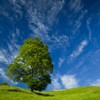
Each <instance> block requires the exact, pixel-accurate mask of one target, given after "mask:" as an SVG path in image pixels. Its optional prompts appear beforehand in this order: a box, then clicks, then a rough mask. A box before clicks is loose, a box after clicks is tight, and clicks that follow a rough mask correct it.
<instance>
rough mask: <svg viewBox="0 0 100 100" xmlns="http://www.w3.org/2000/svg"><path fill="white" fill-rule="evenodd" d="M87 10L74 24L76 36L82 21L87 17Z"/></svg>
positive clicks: (83, 11)
mask: <svg viewBox="0 0 100 100" xmlns="http://www.w3.org/2000/svg"><path fill="white" fill-rule="evenodd" d="M86 13H87V10H82V11H81V14H80V16H79V17H78V18H77V19H76V20H75V22H74V30H73V33H74V34H75V33H76V32H77V31H78V30H79V28H80V27H81V25H82V21H83V18H84V16H85V15H86Z"/></svg>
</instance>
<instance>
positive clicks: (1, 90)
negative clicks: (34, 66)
mask: <svg viewBox="0 0 100 100" xmlns="http://www.w3.org/2000/svg"><path fill="white" fill-rule="evenodd" d="M0 100H100V87H99V86H98V87H92V86H91V87H80V88H73V89H69V90H61V91H49V92H37V91H35V92H33V93H32V92H31V91H29V90H25V89H22V88H18V87H13V86H6V85H0Z"/></svg>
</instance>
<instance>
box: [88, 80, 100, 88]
mask: <svg viewBox="0 0 100 100" xmlns="http://www.w3.org/2000/svg"><path fill="white" fill-rule="evenodd" d="M90 85H91V86H100V79H97V80H95V81H93V82H91V83H90Z"/></svg>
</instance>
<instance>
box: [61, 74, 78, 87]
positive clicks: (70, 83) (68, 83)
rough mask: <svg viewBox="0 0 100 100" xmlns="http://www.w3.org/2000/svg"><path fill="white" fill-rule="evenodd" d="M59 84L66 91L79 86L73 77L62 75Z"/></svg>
mask: <svg viewBox="0 0 100 100" xmlns="http://www.w3.org/2000/svg"><path fill="white" fill-rule="evenodd" d="M61 82H62V84H63V86H64V88H66V89H69V88H75V87H78V86H79V84H78V80H77V79H76V77H75V75H63V76H61Z"/></svg>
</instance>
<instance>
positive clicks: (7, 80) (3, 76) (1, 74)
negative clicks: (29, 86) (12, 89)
mask: <svg viewBox="0 0 100 100" xmlns="http://www.w3.org/2000/svg"><path fill="white" fill-rule="evenodd" d="M0 77H1V78H2V79H3V80H4V81H6V82H10V83H11V84H14V85H15V84H17V82H13V81H12V80H10V79H9V78H8V77H7V76H6V73H5V72H4V70H3V69H2V68H0Z"/></svg>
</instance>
